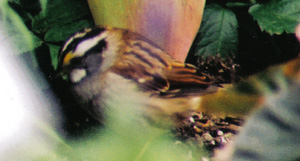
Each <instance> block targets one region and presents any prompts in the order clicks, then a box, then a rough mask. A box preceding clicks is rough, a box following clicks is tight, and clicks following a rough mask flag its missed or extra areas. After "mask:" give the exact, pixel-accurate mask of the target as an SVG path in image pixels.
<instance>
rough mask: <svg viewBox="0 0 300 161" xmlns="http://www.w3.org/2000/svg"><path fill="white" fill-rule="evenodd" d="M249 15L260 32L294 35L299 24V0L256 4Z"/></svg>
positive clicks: (278, 0) (281, 0)
mask: <svg viewBox="0 0 300 161" xmlns="http://www.w3.org/2000/svg"><path fill="white" fill-rule="evenodd" d="M249 13H250V14H251V15H252V16H253V18H254V19H255V20H257V22H258V24H259V26H260V28H261V30H262V31H266V32H268V33H270V34H271V35H273V34H282V33H283V32H284V31H285V32H287V33H294V32H295V28H296V25H297V24H298V23H299V22H300V0H272V1H270V2H269V3H265V4H256V5H254V6H252V7H251V8H250V9H249Z"/></svg>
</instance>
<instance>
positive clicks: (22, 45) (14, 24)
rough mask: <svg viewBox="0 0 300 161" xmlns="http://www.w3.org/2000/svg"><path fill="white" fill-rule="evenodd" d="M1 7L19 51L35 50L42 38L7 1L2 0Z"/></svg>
mask: <svg viewBox="0 0 300 161" xmlns="http://www.w3.org/2000/svg"><path fill="white" fill-rule="evenodd" d="M0 7H1V9H0V10H1V12H2V14H3V19H4V25H5V26H6V29H7V32H8V33H9V35H10V38H11V40H12V41H13V43H14V44H16V46H17V49H18V53H25V52H28V51H33V49H34V48H36V47H37V46H39V45H40V44H41V40H40V39H39V38H38V37H36V36H34V35H33V34H32V33H31V32H30V31H29V30H28V29H27V27H26V26H25V24H24V22H23V20H22V19H21V17H20V16H19V15H18V14H17V13H16V12H15V11H14V10H13V9H12V8H10V6H9V5H8V4H7V3H6V2H1V5H0Z"/></svg>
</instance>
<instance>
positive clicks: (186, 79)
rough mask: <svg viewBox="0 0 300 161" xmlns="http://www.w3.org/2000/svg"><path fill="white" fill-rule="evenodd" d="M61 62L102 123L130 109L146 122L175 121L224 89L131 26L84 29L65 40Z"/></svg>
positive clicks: (72, 84) (82, 99)
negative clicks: (209, 96)
mask: <svg viewBox="0 0 300 161" xmlns="http://www.w3.org/2000/svg"><path fill="white" fill-rule="evenodd" d="M58 60H59V62H58V68H57V72H58V73H59V75H60V76H61V77H63V78H65V80H66V82H67V83H68V84H69V85H70V90H71V91H72V93H73V94H74V96H75V98H76V100H77V101H78V102H79V103H80V105H81V106H82V107H83V108H84V109H85V110H86V111H87V113H89V114H90V115H91V116H92V117H93V118H95V119H96V120H98V121H100V122H103V121H105V120H106V118H107V117H110V116H111V115H112V114H114V113H118V112H119V113H120V115H122V113H123V112H127V111H129V112H131V113H134V115H137V116H139V118H143V119H145V120H147V122H154V123H158V124H165V123H164V122H166V123H170V124H174V123H175V124H176V122H178V121H180V120H182V119H185V118H187V117H189V116H190V114H191V113H192V112H194V111H196V110H197V109H198V108H199V104H200V102H201V97H202V96H203V95H207V94H210V93H214V92H217V91H218V88H219V87H220V86H219V85H218V84H216V83H214V82H213V81H212V79H210V77H209V76H207V75H205V74H203V73H201V72H199V69H198V68H197V67H196V66H194V65H192V64H187V63H182V62H179V61H177V60H175V59H173V58H172V57H171V56H170V55H169V54H168V53H166V52H165V51H164V50H163V49H162V48H161V47H160V46H159V45H158V44H156V43H155V42H152V41H151V40H149V39H147V38H145V37H144V36H142V35H141V34H138V33H135V32H132V31H129V30H127V29H121V28H114V27H94V28H86V29H83V30H81V31H79V32H77V33H76V34H75V35H73V36H71V37H70V38H69V39H68V40H67V41H66V42H65V44H64V45H63V47H62V48H61V50H60V53H59V56H58ZM120 111H123V112H120Z"/></svg>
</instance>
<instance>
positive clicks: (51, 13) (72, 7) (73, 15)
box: [32, 0, 90, 33]
mask: <svg viewBox="0 0 300 161" xmlns="http://www.w3.org/2000/svg"><path fill="white" fill-rule="evenodd" d="M87 16H90V11H89V7H88V5H87V2H86V1H82V0H77V1H72V0H65V1H60V0H52V1H48V5H47V8H46V14H39V15H38V16H36V17H35V18H34V19H33V22H32V30H33V31H35V32H37V33H44V32H46V31H48V30H49V29H51V28H53V27H60V26H63V25H65V24H70V23H75V22H77V21H78V20H82V19H85V18H86V17H87Z"/></svg>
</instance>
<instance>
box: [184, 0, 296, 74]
mask: <svg viewBox="0 0 300 161" xmlns="http://www.w3.org/2000/svg"><path fill="white" fill-rule="evenodd" d="M299 4H300V0H268V1H259V0H257V1H255V0H248V1H245V0H243V1H240V0H229V1H221V0H214V1H207V4H206V6H205V9H204V15H203V21H202V24H201V27H200V30H199V33H198V35H197V37H196V39H195V42H194V44H193V48H192V49H191V51H190V54H189V55H190V56H191V55H196V56H202V57H207V56H211V55H218V54H219V55H220V56H221V57H223V58H225V57H227V56H228V55H232V54H233V55H235V56H236V58H237V60H236V61H237V63H238V64H240V65H241V67H242V70H243V73H242V74H246V75H248V74H251V73H254V72H257V71H260V70H262V69H264V68H266V67H267V66H269V65H272V64H276V63H281V62H284V61H286V60H289V59H291V58H293V57H296V56H297V55H298V53H299V45H298V42H297V40H296V38H295V36H294V34H293V33H294V32H295V27H296V25H297V24H298V23H299V22H300V18H299V17H300V16H299V13H300V6H299ZM193 59H195V58H188V60H189V61H191V62H193Z"/></svg>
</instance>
